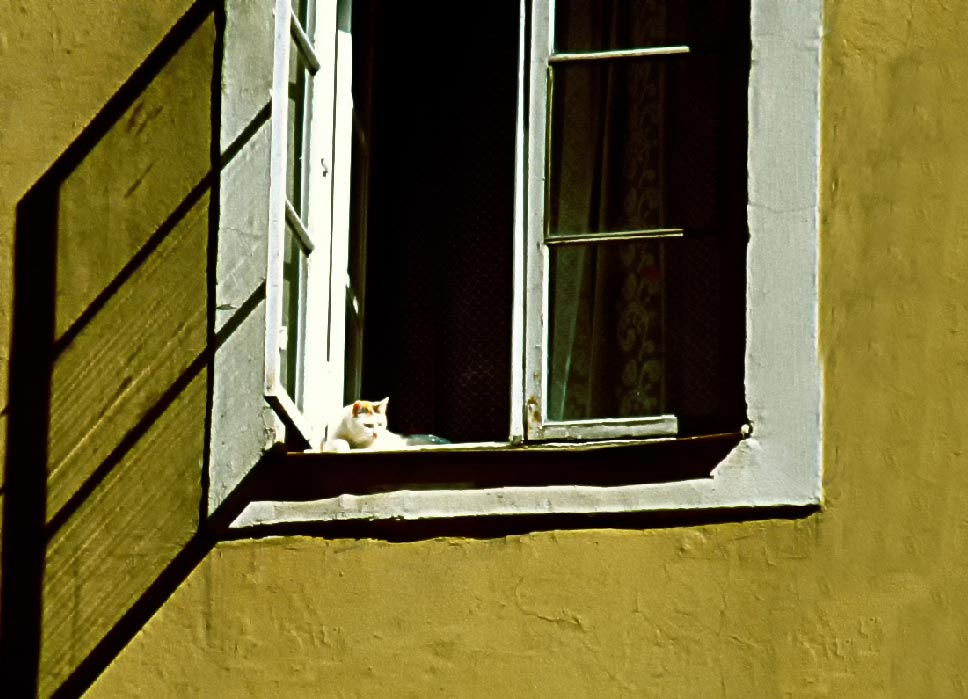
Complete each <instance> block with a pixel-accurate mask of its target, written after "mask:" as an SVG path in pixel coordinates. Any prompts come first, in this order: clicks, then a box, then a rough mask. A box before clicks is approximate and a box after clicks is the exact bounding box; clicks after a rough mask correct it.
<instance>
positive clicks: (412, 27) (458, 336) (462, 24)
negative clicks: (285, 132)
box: [353, 0, 519, 442]
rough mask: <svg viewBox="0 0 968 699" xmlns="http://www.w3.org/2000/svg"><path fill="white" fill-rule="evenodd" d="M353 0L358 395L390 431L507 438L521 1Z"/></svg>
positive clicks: (457, 439)
mask: <svg viewBox="0 0 968 699" xmlns="http://www.w3.org/2000/svg"><path fill="white" fill-rule="evenodd" d="M354 5H355V12H354V21H353V29H354V45H355V48H356V53H355V54H354V102H355V103H356V104H357V105H363V109H361V110H360V112H361V113H360V119H361V121H363V122H366V123H365V125H364V129H365V130H366V131H368V134H369V172H370V184H369V191H368V202H369V206H368V212H367V255H366V259H367V271H366V280H367V288H366V308H367V312H366V321H365V330H364V338H365V341H364V349H363V369H362V386H361V392H362V395H363V396H364V397H372V398H374V399H377V400H379V399H380V398H382V397H383V396H390V410H389V415H390V426H391V428H392V429H393V430H395V431H398V432H404V433H408V434H413V433H421V434H422V433H431V434H436V435H439V436H442V437H444V438H446V439H449V440H450V441H453V442H468V441H491V440H504V439H507V436H508V425H509V406H510V382H511V375H510V371H511V305H512V276H511V275H512V250H513V240H512V225H513V201H514V179H513V178H514V133H515V119H516V108H517V107H516V102H515V100H516V91H517V85H516V83H517V70H518V56H517V45H518V31H519V30H518V3H517V2H516V1H514V0H501V1H500V2H497V1H491V2H482V3H476V4H474V5H473V6H472V9H471V8H469V7H468V6H465V5H464V4H461V3H452V2H433V3H430V4H427V3H423V4H421V5H420V6H419V12H418V11H417V6H414V5H412V4H408V3H381V4H379V6H377V5H376V3H363V2H358V3H354ZM364 110H367V111H368V113H366V111H364Z"/></svg>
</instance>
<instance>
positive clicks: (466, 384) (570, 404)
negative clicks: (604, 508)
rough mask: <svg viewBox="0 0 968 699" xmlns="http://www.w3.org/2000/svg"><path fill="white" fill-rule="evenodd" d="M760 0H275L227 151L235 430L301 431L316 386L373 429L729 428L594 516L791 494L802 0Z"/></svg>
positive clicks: (812, 282)
mask: <svg viewBox="0 0 968 699" xmlns="http://www.w3.org/2000/svg"><path fill="white" fill-rule="evenodd" d="M764 4H765V3H763V2H762V1H761V0H749V1H747V2H740V3H736V2H733V1H731V0H681V1H679V0H677V1H675V2H673V1H672V0H649V1H646V2H642V1H633V0H612V1H610V2H599V1H594V0H504V1H501V2H480V3H472V4H471V5H467V6H463V5H462V6H461V8H460V10H459V11H458V10H457V9H455V6H454V5H453V3H446V2H437V3H431V4H429V5H428V4H426V3H425V4H422V5H420V6H419V7H416V6H413V5H412V4H407V3H376V2H364V0H355V1H354V0H298V1H297V0H277V2H276V3H275V7H274V14H273V17H272V26H273V27H274V33H273V35H272V37H271V41H270V46H271V53H272V59H271V64H272V65H273V66H274V70H273V76H272V81H271V84H272V87H271V95H272V98H271V105H270V107H271V108H270V112H271V118H269V119H268V122H267V124H266V125H265V129H264V130H263V129H262V128H259V129H254V130H253V134H254V135H253V137H252V139H251V142H250V144H248V145H247V146H246V148H248V150H249V151H251V152H252V153H253V156H254V157H253V158H252V159H251V164H250V165H249V167H250V168H251V169H252V171H251V172H250V177H249V178H247V182H248V183H252V182H255V181H256V180H259V177H258V176H256V174H255V172H254V169H255V168H256V167H258V165H259V163H264V164H265V166H266V167H267V170H268V172H269V177H268V179H269V180H270V182H269V184H268V187H267V191H268V192H269V197H268V201H267V203H266V204H265V207H266V211H265V212H264V214H265V219H264V220H266V221H267V224H266V225H267V229H263V230H267V233H266V234H265V235H266V237H265V240H267V241H268V242H267V243H266V248H265V258H264V259H266V260H268V265H267V267H266V270H265V272H264V284H265V286H264V288H265V301H264V315H262V316H261V327H262V328H263V333H264V334H263V336H262V337H263V339H264V349H263V350H261V351H260V357H261V359H262V360H263V365H264V367H265V371H264V372H263V375H264V379H265V380H264V386H263V390H262V391H260V395H261V397H262V399H263V402H264V405H266V406H268V407H269V408H270V411H269V412H268V413H266V412H264V411H263V412H260V415H261V418H260V419H261V421H262V424H263V425H264V426H266V429H265V430H264V436H265V439H264V440H263V442H262V443H263V446H265V445H270V444H281V443H288V444H289V445H290V446H296V447H297V449H305V448H307V447H308V451H309V452H312V451H314V450H318V448H319V447H320V445H321V443H322V441H323V439H324V438H325V437H324V434H325V433H324V431H325V428H326V424H327V422H328V420H329V418H331V417H332V416H333V415H334V414H335V413H336V412H337V411H338V409H339V407H340V406H342V405H343V404H345V403H347V402H350V401H351V400H353V399H356V398H359V397H364V398H371V399H378V398H382V397H383V396H390V397H391V398H392V400H391V406H392V407H391V409H390V426H391V429H393V430H394V431H397V432H401V433H405V434H410V433H420V434H426V433H430V434H435V435H438V436H440V437H443V438H445V439H446V440H448V441H449V442H451V443H452V448H462V449H477V450H481V449H487V448H491V447H493V448H504V447H510V446H515V445H523V446H525V447H526V448H536V449H541V450H547V449H558V450H563V451H562V453H564V451H566V450H567V448H568V447H578V446H581V445H585V446H587V445H607V444H616V443H619V444H622V445H625V446H628V445H629V444H636V443H638V442H643V443H645V442H648V441H650V440H651V441H653V442H663V443H664V442H676V441H680V440H681V441H683V442H686V441H689V440H696V439H700V440H701V439H705V438H708V437H717V436H718V437H719V438H722V437H724V436H727V437H728V438H729V439H731V440H732V442H731V445H732V446H733V447H735V448H733V450H732V451H731V452H730V453H729V455H728V456H727V457H726V459H725V460H724V461H722V463H721V466H720V468H719V469H718V470H717V471H716V473H714V474H711V473H710V471H709V470H707V471H706V472H705V475H706V477H707V479H708V480H705V481H703V483H704V485H701V486H696V485H695V484H696V482H695V481H692V480H689V479H688V478H687V480H686V481H684V482H681V483H664V484H662V486H661V487H658V488H655V487H651V488H650V487H648V486H642V487H646V488H647V490H648V493H649V494H648V495H643V496H642V497H639V495H635V497H633V498H632V501H623V502H624V504H623V505H621V506H620V507H618V509H619V510H622V511H625V510H627V509H651V508H655V507H660V508H661V507H673V506H676V505H675V503H680V504H682V503H685V502H686V501H687V500H688V501H689V502H690V503H692V504H686V505H685V506H696V507H699V506H708V505H710V504H711V503H718V504H720V505H721V504H724V503H725V504H730V503H732V504H741V503H744V504H750V503H754V502H770V503H774V504H776V503H785V504H797V503H808V502H810V503H815V502H817V501H818V498H819V461H818V459H819V456H818V452H817V448H818V445H819V417H818V415H819V368H818V363H817V359H816V346H815V339H816V330H815V329H816V317H815V297H816V274H815V266H816V221H817V219H816V194H817V190H816V169H817V149H816V119H817V104H816V95H817V77H816V76H817V70H818V69H817V65H818V56H819V44H818V38H817V37H818V31H819V16H820V15H819V12H820V11H819V5H818V4H817V3H816V2H814V0H810V1H809V2H806V3H802V4H797V6H796V7H793V6H790V7H787V6H786V5H784V7H783V8H782V9H776V8H775V7H774V8H773V10H771V11H770V12H769V13H763V12H762V11H761V5H764ZM771 7H772V6H771ZM233 8H235V9H234V10H233ZM233 12H234V13H235V17H234V18H233ZM247 12H248V13H255V12H256V11H255V10H252V9H251V8H248V4H247V3H242V2H237V1H235V0H229V3H228V11H227V15H226V16H227V24H226V60H225V65H226V66H227V67H228V68H231V66H232V65H233V64H232V60H233V52H232V51H233V47H235V48H237V49H238V47H240V46H241V43H240V42H241V41H242V40H241V39H238V37H244V36H246V34H245V31H250V32H257V30H256V29H254V23H252V22H249V24H248V25H247V24H246V22H247V20H246V19H245V16H246V13H247ZM265 14H266V13H265V12H264V11H263V16H264V15H265ZM264 18H265V17H264ZM243 25H245V26H248V27H249V28H248V29H246V30H245V31H243V30H242V29H241V27H243ZM233 36H235V37H237V40H236V42H235V43H233V40H232V37H233ZM769 37H779V38H775V39H770V38H769ZM255 45H256V44H247V45H246V49H245V51H248V52H249V53H252V52H253V51H254V48H253V46H255ZM800 45H807V46H810V47H812V48H811V49H810V50H807V51H803V52H800V53H797V51H795V50H794V49H795V48H796V47H797V46H800ZM239 51H241V52H243V53H244V51H242V49H239ZM754 56H755V60H754V59H753V57H754ZM248 60H250V61H251V60H254V59H251V58H250V59H248ZM242 64H243V61H236V65H238V66H242ZM228 68H227V69H226V71H225V75H224V76H223V85H226V84H231V81H232V79H233V77H234V78H236V79H238V80H240V81H242V80H245V79H249V80H251V79H252V76H251V75H250V76H249V77H248V78H246V77H243V73H245V71H243V70H242V69H241V68H240V69H239V70H237V71H236V72H233V71H232V70H229V69H228ZM255 77H258V72H257V71H256V76H255ZM804 81H805V82H804ZM796 84H806V85H808V86H809V89H804V90H799V91H797V90H796V89H794V88H793V86H794V85H796ZM225 92H226V91H225V90H224V89H223V93H225ZM223 97H224V95H223ZM224 99H226V100H227V101H228V103H229V104H228V107H226V106H223V122H225V121H226V120H225V119H224V114H225V113H226V112H229V113H232V114H234V111H236V110H237V106H236V105H235V104H234V103H233V100H235V101H239V99H238V98H237V97H231V96H230V97H224ZM242 101H244V100H242ZM250 111H254V110H250ZM223 129H224V123H223ZM263 131H264V133H263ZM261 139H267V140H266V142H265V143H264V144H263V142H262V140H261ZM255 154H258V155H255ZM239 160H240V162H243V163H244V162H248V161H246V159H245V158H242V159H239ZM237 167H242V166H241V165H240V166H237ZM230 175H231V174H230ZM226 179H227V180H231V179H232V178H231V176H229V177H227V178H226ZM237 179H239V178H238V177H237V178H236V180H237ZM264 179H265V178H262V180H263V181H264ZM226 184H231V182H225V181H223V189H222V191H223V205H222V207H221V211H222V220H221V222H220V240H219V244H218V247H219V251H220V260H231V259H233V255H234V254H235V253H234V252H233V251H232V250H231V249H229V248H228V247H227V245H226V240H231V239H232V236H233V235H234V233H233V231H234V230H235V228H234V224H233V222H232V219H233V217H235V218H238V217H239V216H240V215H241V214H240V213H239V211H233V212H230V211H229V210H228V207H227V206H226V204H225V203H224V202H225V200H226V198H228V199H232V200H233V201H234V202H235V203H236V204H237V203H239V199H240V197H239V194H238V191H235V190H233V189H231V187H230V188H229V189H228V190H226ZM246 191H250V192H254V188H253V185H251V184H250V185H249V188H248V189H247V190H246ZM259 206H261V204H260V203H259V202H246V204H245V206H243V207H241V210H246V211H249V220H250V221H251V220H257V219H258V218H259V216H260V215H261V213H260V211H261V210H260V209H259ZM791 212H792V213H791ZM250 228H251V226H250ZM223 250H228V256H227V257H226V256H225V255H222V254H221V253H222V251H223ZM253 278H255V277H254V276H253ZM228 286H230V285H226V284H221V282H220V286H219V289H220V294H222V295H223V296H224V294H223V293H222V291H221V290H222V289H223V287H225V288H226V289H227V288H228ZM220 298H221V296H220ZM223 305H224V304H222V303H217V306H216V308H217V309H221V308H222V306H223ZM229 305H231V304H229ZM253 317H255V318H258V317H259V315H258V313H256V314H255V315H254V316H253ZM216 325H218V320H217V322H216ZM253 327H254V326H253ZM781 335H782V336H783V338H784V340H783V342H778V341H777V340H776V338H778V337H780V336H781ZM247 346H248V345H247ZM241 349H242V348H241V343H240V346H239V348H238V351H241ZM250 349H251V348H250ZM233 356H235V355H233ZM241 363H243V360H241V359H238V360H237V364H241ZM218 364H219V362H218V359H217V360H216V388H215V394H216V400H215V407H216V411H215V412H216V414H215V416H214V421H215V422H216V423H218V422H219V421H220V420H221V421H223V422H224V423H225V425H230V424H233V420H234V418H230V417H226V415H228V413H227V412H225V411H223V412H219V408H220V406H221V405H222V403H220V401H219V395H220V393H219V385H220V383H221V384H222V385H227V383H230V381H229V379H226V378H225V377H224V374H225V372H221V371H219V366H218ZM223 366H229V364H228V363H223ZM236 382H238V380H236ZM236 388H238V387H236ZM239 390H241V389H239ZM246 400H248V398H247V399H246ZM227 405H228V404H227V403H226V406H227ZM249 422H250V424H254V423H255V422H256V421H254V420H251V419H250V421H249ZM751 425H752V429H753V435H754V436H753V437H751V438H750V439H743V440H741V439H740V436H741V435H744V436H749V434H750V430H751ZM237 429H241V427H239V428H237ZM213 433H214V434H216V437H217V436H218V434H224V433H225V428H224V427H223V428H220V429H214V430H213ZM760 440H764V441H762V442H761V441H760ZM214 441H217V439H216V440H213V443H214ZM763 445H768V448H766V449H765V451H764V450H763ZM795 445H800V447H796V446H795ZM622 448H624V447H622ZM798 448H802V449H804V450H806V453H808V454H809V456H808V457H807V458H806V462H804V460H803V459H802V458H798V457H796V456H795V452H796V451H797V449H798ZM264 450H265V449H264V448H263V451H264ZM229 451H231V450H229ZM331 458H332V457H331ZM408 458H410V457H408ZM774 458H779V459H780V460H781V461H783V460H785V459H788V458H792V459H793V461H794V462H796V465H795V466H778V467H768V466H767V465H766V464H767V462H771V463H772V461H773V460H774ZM750 459H752V460H753V461H755V462H756V463H757V464H760V466H757V467H755V468H748V467H747V466H748V463H747V462H748V461H749V460H750ZM730 463H737V464H739V463H742V464H746V466H736V467H735V468H736V469H737V470H736V473H737V474H742V475H741V476H739V475H737V476H736V477H737V478H739V480H737V481H735V482H733V481H731V480H730V478H732V476H725V475H723V476H722V478H720V475H722V474H725V473H727V472H729V473H732V471H730V468H733V467H725V465H726V464H730ZM239 468H241V467H239ZM712 468H713V466H710V469H712ZM761 468H762V469H764V470H763V471H762V472H761V471H760V470H759V469H761ZM768 468H776V469H779V470H774V471H772V472H770V471H768V470H766V469H768ZM724 469H725V470H724ZM230 470H231V469H230ZM567 470H568V469H567V468H566V469H563V471H562V472H566V471H567ZM767 473H769V474H770V475H769V476H764V474H767ZM751 474H752V475H751ZM757 474H759V475H757ZM709 476H712V477H709ZM717 478H719V480H718V481H717ZM750 479H752V480H750ZM219 480H221V479H219V478H213V483H214V482H215V481H219ZM236 480H237V479H236ZM418 480H419V479H418ZM231 481H232V479H228V480H227V481H226V482H228V483H231ZM647 481H648V479H647V478H643V479H641V480H634V479H633V481H632V483H646V482H647ZM740 481H742V483H743V485H742V486H740V484H739V483H740ZM569 482H570V481H569ZM428 483H429V481H428ZM554 483H556V484H557V483H558V481H554ZM623 483H625V482H624V481H623ZM728 483H732V485H728V487H727V485H726V484H728ZM563 484H564V483H563V482H562V485H563ZM791 484H792V485H791ZM535 485H538V484H537V483H535ZM554 487H558V486H557V485H555V486H554ZM622 487H631V488H636V487H639V486H635V485H632V484H631V483H630V484H628V485H627V486H625V485H623V486H622ZM669 488H671V489H672V490H675V491H676V492H678V490H682V492H681V493H680V494H679V495H670V494H669V493H666V492H665V490H668V489H669ZM696 488H698V490H696ZM677 489H678V490H677ZM707 490H708V491H709V492H708V493H707V492H706V491H707ZM687 491H688V493H687ZM548 492H550V491H548ZM548 492H546V493H545V495H548ZM615 492H617V491H615ZM636 492H638V491H636ZM643 492H645V491H643ZM670 492H671V491H670ZM475 493H476V494H475V495H474V497H475V498H479V499H480V498H484V500H481V503H483V502H484V501H485V500H486V499H487V497H489V495H487V494H486V493H485V491H484V490H480V489H478V490H477V491H475ZM505 495H506V493H505ZM401 497H402V496H401ZM420 497H427V498H432V497H435V496H432V495H425V496H420ZM468 497H470V496H468ZM522 497H524V496H522ZM573 497H579V499H580V497H581V496H576V495H575V494H574V492H573V493H572V495H569V496H568V498H573ZM597 497H598V496H597V495H596V496H595V497H594V498H592V500H589V501H588V503H585V504H576V503H575V502H573V503H572V504H571V505H568V507H572V508H577V509H578V510H581V509H582V508H583V507H598V505H593V504H589V503H591V502H592V501H596V502H597V500H596V498H597ZM623 497H624V496H623ZM568 498H565V499H568ZM465 500H467V498H465ZM633 501H634V502H633ZM386 502H388V501H387V500H386V499H384V500H382V501H381V503H383V504H385V503H386ZM467 502H470V500H467ZM548 502H550V501H547V500H546V501H545V506H547V503H548ZM562 502H564V500H563V501H562ZM569 502H571V501H570V500H569ZM576 502H577V501H576ZM583 502H584V501H583ZM630 503H631V504H630ZM557 506H558V505H554V506H553V507H557ZM334 507H335V506H334ZM340 507H341V506H340ZM380 507H383V505H382V504H381V505H380ZM529 507H530V506H529ZM534 507H538V506H537V505H534ZM475 508H477V509H475ZM489 508H491V509H493V503H492V505H484V504H479V505H474V506H470V510H466V511H467V512H476V511H478V510H482V511H491V509H489ZM337 509H338V508H337ZM391 509H392V508H391ZM465 509H466V508H465ZM525 509H527V507H526V508H525ZM538 509H540V507H539V508H538ZM363 510H366V507H363ZM462 511H465V510H462ZM515 511H517V510H515ZM334 512H335V510H334ZM371 514H372V513H371ZM344 515H345V513H344V514H340V515H338V516H339V517H342V516H344ZM334 516H337V515H334ZM361 516H364V515H361ZM367 516H368V515H367ZM386 516H393V515H390V514H388V515H386Z"/></svg>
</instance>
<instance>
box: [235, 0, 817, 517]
mask: <svg viewBox="0 0 968 699" xmlns="http://www.w3.org/2000/svg"><path fill="white" fill-rule="evenodd" d="M525 1H526V0H525ZM751 6H752V17H751V27H752V61H751V71H750V80H749V88H748V105H749V110H748V112H749V140H748V175H749V177H748V195H749V196H748V207H747V211H748V224H749V230H750V241H749V246H748V252H747V295H746V299H747V304H746V336H747V346H746V361H745V387H746V400H747V406H748V416H749V419H750V424H751V425H752V431H751V434H749V435H748V436H747V438H745V439H743V440H741V441H740V442H739V443H738V444H737V445H736V447H735V448H733V449H732V451H731V452H730V453H729V454H728V455H727V456H726V457H725V458H724V459H723V461H722V462H720V463H719V464H718V466H717V467H716V468H715V469H714V471H713V473H712V474H711V477H710V478H703V479H692V480H685V481H679V482H672V483H657V484H642V485H628V486H616V487H592V486H547V487H510V488H487V489H478V490H421V491H396V492H390V493H381V494H377V495H361V496H352V495H342V496H339V497H336V498H326V499H322V500H315V501H309V502H267V501H256V502H251V503H249V504H248V506H247V507H246V508H245V509H244V511H243V512H242V513H241V514H240V515H239V516H238V518H236V520H235V521H234V522H233V523H232V525H231V526H232V527H233V528H236V529H239V528H246V527H251V526H262V525H267V524H273V523H279V522H290V523H291V522H300V521H314V522H326V521H341V520H389V519H405V520H418V519H433V518H449V517H468V516H484V515H512V514H566V513H575V514H593V513H627V512H646V511H666V510H703V509H721V508H751V507H753V508H755V507H787V506H793V507H798V506H806V507H814V506H817V505H819V504H821V503H822V468H821V437H822V424H821V406H822V384H821V379H822V375H821V365H820V356H819V351H818V342H817V339H818V334H817V302H818V275H817V266H818V260H819V245H818V243H819V213H818V194H819V186H818V183H819V152H820V151H819V115H820V102H819V81H820V58H821V37H822V14H821V12H822V5H821V0H800V1H799V2H796V3H776V2H773V1H772V0H752V3H751ZM546 7H547V5H546V4H544V3H543V2H541V0H538V2H537V9H536V11H535V15H534V22H533V24H535V25H537V24H539V23H540V21H541V19H542V17H544V16H545V15H543V14H542V12H543V10H542V8H546ZM523 16H524V9H523V3H522V18H523ZM522 42H523V39H522ZM521 99H522V95H521V93H520V90H519V100H521ZM519 113H520V112H519ZM517 149H518V165H517V177H518V178H519V181H520V180H521V179H522V178H524V177H525V176H526V173H525V171H524V167H523V165H522V157H521V156H522V155H523V153H524V141H523V139H522V135H521V134H519V137H518V142H517ZM522 209H523V202H522V199H521V196H520V194H519V195H518V196H517V197H516V200H515V210H516V212H517V213H518V214H519V215H520V214H521V213H522ZM520 220H521V219H520V216H519V217H516V226H515V231H516V235H523V234H524V233H525V231H524V230H523V226H522V225H521V224H520V223H517V221H520ZM533 223H534V222H532V225H533ZM542 225H543V222H542ZM531 235H533V234H531ZM531 244H533V239H532V242H531V243H529V245H531ZM524 264H525V260H523V259H521V258H520V256H519V258H518V259H517V260H516V263H515V270H514V279H515V284H516V285H517V286H516V288H518V289H520V288H522V286H521V285H522V282H523V281H524V276H525V273H524ZM542 264H544V263H543V262H542ZM519 296H523V295H519ZM524 314H525V309H524V308H523V306H522V300H521V298H519V300H518V302H517V304H516V306H515V309H514V317H515V321H516V322H518V321H520V320H522V319H523V318H524ZM515 342H516V345H517V348H518V349H522V348H521V344H522V343H523V338H521V337H518V338H517V339H516V340H515ZM512 376H513V378H514V380H515V381H520V382H521V383H519V384H516V385H519V386H523V385H524V381H525V377H524V376H523V367H520V366H517V367H515V368H514V369H513V371H512ZM521 395H522V396H523V394H521ZM524 410H525V406H524V405H523V404H522V402H521V399H520V398H519V399H517V400H516V401H514V402H513V403H512V436H514V434H515V433H516V431H518V434H520V433H523V428H524V425H523V414H524ZM560 446H561V447H562V450H563V451H564V450H566V449H567V445H560ZM338 458H352V455H350V456H347V455H341V457H338ZM508 458H514V457H513V454H511V453H510V452H509V455H508Z"/></svg>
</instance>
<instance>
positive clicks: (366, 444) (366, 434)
mask: <svg viewBox="0 0 968 699" xmlns="http://www.w3.org/2000/svg"><path fill="white" fill-rule="evenodd" d="M389 402H390V399H389V398H384V399H383V400H381V401H380V402H379V403H373V402H371V401H368V400H358V401H355V402H353V403H350V404H349V405H347V406H346V407H344V408H343V410H342V412H341V413H340V417H339V419H338V420H337V421H336V422H335V423H333V424H332V425H330V428H329V437H328V439H327V440H326V443H325V444H324V445H323V451H335V452H343V451H350V450H351V449H372V450H376V449H400V448H401V447H405V446H407V443H408V442H407V439H406V437H404V436H403V435H400V434H397V433H396V432H391V431H390V430H388V429H387V405H388V404H389Z"/></svg>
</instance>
